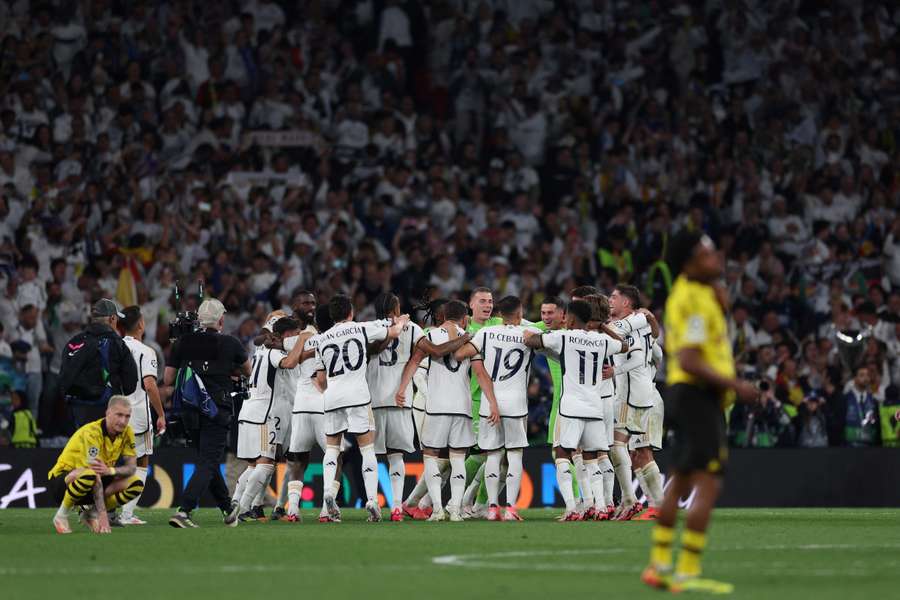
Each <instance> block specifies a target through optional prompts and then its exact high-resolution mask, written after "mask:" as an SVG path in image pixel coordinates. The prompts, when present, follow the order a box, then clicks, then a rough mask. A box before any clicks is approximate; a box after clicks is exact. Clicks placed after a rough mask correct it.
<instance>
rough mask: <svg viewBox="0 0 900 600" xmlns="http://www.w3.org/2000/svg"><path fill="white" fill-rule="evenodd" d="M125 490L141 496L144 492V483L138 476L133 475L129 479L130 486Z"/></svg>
mask: <svg viewBox="0 0 900 600" xmlns="http://www.w3.org/2000/svg"><path fill="white" fill-rule="evenodd" d="M125 489H126V490H127V491H129V492H134V493H135V494H140V493H141V492H143V491H144V482H143V481H141V479H140V478H139V477H138V476H137V475H132V476H131V477H130V478H129V479H128V485H126V486H125Z"/></svg>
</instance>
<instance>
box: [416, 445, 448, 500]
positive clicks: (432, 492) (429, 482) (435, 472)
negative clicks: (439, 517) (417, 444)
mask: <svg viewBox="0 0 900 600" xmlns="http://www.w3.org/2000/svg"><path fill="white" fill-rule="evenodd" d="M424 461H425V472H424V473H422V479H424V480H425V485H426V486H427V487H428V495H427V496H426V497H424V498H422V500H421V501H420V502H419V508H427V507H426V506H423V505H424V504H425V502H426V500H427V501H428V503H430V505H431V506H433V507H434V510H435V511H436V512H437V511H440V510H441V508H442V507H441V471H440V468H439V467H438V459H437V457H434V456H429V455H427V454H426V455H425V456H424Z"/></svg>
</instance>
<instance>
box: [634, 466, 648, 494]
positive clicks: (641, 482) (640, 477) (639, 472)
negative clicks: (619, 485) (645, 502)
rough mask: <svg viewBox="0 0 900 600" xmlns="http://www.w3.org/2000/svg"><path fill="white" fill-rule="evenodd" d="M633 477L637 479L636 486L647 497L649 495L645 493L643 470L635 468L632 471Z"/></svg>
mask: <svg viewBox="0 0 900 600" xmlns="http://www.w3.org/2000/svg"><path fill="white" fill-rule="evenodd" d="M634 478H635V479H637V481H638V487H639V488H641V491H642V492H644V495H645V496H647V499H649V498H650V495H649V494H647V480H646V479H644V470H643V469H637V470H636V471H635V472H634Z"/></svg>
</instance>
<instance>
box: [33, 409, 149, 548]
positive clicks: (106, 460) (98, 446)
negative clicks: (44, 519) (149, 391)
mask: <svg viewBox="0 0 900 600" xmlns="http://www.w3.org/2000/svg"><path fill="white" fill-rule="evenodd" d="M129 419H131V404H130V403H129V401H128V398H126V397H125V396H113V397H112V398H110V399H109V404H107V406H106V416H105V417H103V418H102V419H99V420H97V421H94V422H92V423H88V424H87V425H85V426H84V427H82V428H81V429H79V430H78V431H76V432H75V435H73V436H72V437H71V438H70V439H69V442H68V443H67V444H66V447H65V448H64V449H63V451H62V454H60V455H59V458H58V459H57V461H56V465H54V466H53V469H52V470H51V471H50V473H49V475H48V479H49V480H50V486H49V487H50V491H51V493H53V495H54V497H55V498H56V499H57V500H58V501H59V502H60V505H59V510H57V511H56V516H54V517H53V526H54V527H56V531H57V532H58V533H72V530H71V529H70V528H69V513H70V512H71V511H72V509H73V508H75V507H76V506H81V507H84V512H82V514H81V520H82V522H84V523H85V525H87V526H88V527H89V528H90V529H91V531H93V532H94V533H109V532H110V529H109V518H108V516H107V511H110V510H113V509H115V508H117V507H119V506H122V505H124V504H126V503H128V502H129V501H130V500H132V499H134V498H137V497H138V496H139V495H140V494H141V492H142V491H143V490H144V483H143V482H142V481H141V480H140V479H139V478H138V477H137V476H136V475H135V474H134V471H135V468H136V467H137V459H136V458H135V454H134V431H132V429H131V426H130V425H129V424H128V420H129ZM120 459H122V461H123V464H121V465H119V466H116V463H118V462H119V460H120Z"/></svg>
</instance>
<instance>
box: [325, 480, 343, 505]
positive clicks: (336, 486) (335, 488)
mask: <svg viewBox="0 0 900 600" xmlns="http://www.w3.org/2000/svg"><path fill="white" fill-rule="evenodd" d="M324 488H325V486H324V485H323V486H322V489H323V492H322V495H323V498H322V509H323V510H324V509H325V498H324V495H325V492H324ZM340 490H341V482H340V480H338V479H335V480H334V481H332V482H331V497H332V498H337V497H338V492H339V491H340Z"/></svg>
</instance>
